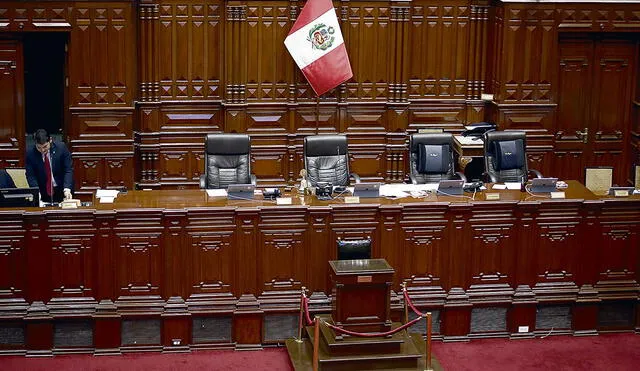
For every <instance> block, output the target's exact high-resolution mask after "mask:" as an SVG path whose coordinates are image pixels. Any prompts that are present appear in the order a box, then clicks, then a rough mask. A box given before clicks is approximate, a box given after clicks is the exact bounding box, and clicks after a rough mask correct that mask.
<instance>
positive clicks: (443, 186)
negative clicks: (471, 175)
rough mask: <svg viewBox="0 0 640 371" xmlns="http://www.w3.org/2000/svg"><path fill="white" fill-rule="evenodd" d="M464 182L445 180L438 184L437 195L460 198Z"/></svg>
mask: <svg viewBox="0 0 640 371" xmlns="http://www.w3.org/2000/svg"><path fill="white" fill-rule="evenodd" d="M463 186H464V180H458V179H447V180H441V181H440V182H439V183H438V194H442V195H445V196H447V195H449V196H460V195H462V194H463V193H464V189H463Z"/></svg>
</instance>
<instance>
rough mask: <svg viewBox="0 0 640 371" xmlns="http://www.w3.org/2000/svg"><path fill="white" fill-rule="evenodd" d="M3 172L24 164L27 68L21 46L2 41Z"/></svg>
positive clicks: (0, 125)
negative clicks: (7, 168) (6, 168)
mask: <svg viewBox="0 0 640 371" xmlns="http://www.w3.org/2000/svg"><path fill="white" fill-rule="evenodd" d="M0 92H2V95H1V97H0V99H2V104H1V105H0V128H2V129H1V130H0V158H1V160H0V168H5V167H16V166H20V165H22V164H24V154H23V153H24V131H25V128H24V97H23V96H24V65H23V60H22V44H21V43H20V42H18V41H11V40H0Z"/></svg>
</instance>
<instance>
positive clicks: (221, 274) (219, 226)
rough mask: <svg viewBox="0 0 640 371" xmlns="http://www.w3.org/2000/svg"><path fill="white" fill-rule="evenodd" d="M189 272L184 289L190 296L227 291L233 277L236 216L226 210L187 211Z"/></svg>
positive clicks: (186, 228) (229, 288) (234, 268)
mask: <svg viewBox="0 0 640 371" xmlns="http://www.w3.org/2000/svg"><path fill="white" fill-rule="evenodd" d="M185 230H186V232H187V236H188V237H187V241H188V242H187V244H188V253H187V256H188V259H187V262H189V264H191V265H192V267H193V269H191V270H190V272H189V280H188V281H187V285H188V286H189V287H188V288H187V289H188V290H187V291H186V292H190V293H191V295H192V297H201V296H203V295H213V294H219V293H229V292H231V291H232V289H233V287H231V285H232V283H233V281H234V271H235V270H236V268H237V267H236V266H235V265H234V262H235V261H236V259H235V256H236V254H237V252H236V251H235V239H234V237H235V218H234V216H233V213H232V212H230V211H229V210H206V211H205V210H202V211H197V210H194V211H190V212H189V213H188V215H187V225H186V226H185Z"/></svg>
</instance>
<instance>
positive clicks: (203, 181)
mask: <svg viewBox="0 0 640 371" xmlns="http://www.w3.org/2000/svg"><path fill="white" fill-rule="evenodd" d="M206 188H207V176H206V175H205V174H202V175H200V189H206Z"/></svg>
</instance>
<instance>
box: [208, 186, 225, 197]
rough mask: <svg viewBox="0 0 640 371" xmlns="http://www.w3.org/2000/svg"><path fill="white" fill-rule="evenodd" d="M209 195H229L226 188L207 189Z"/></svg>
mask: <svg viewBox="0 0 640 371" xmlns="http://www.w3.org/2000/svg"><path fill="white" fill-rule="evenodd" d="M207 195H208V196H209V197H227V190H226V189H224V188H216V189H207Z"/></svg>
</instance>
